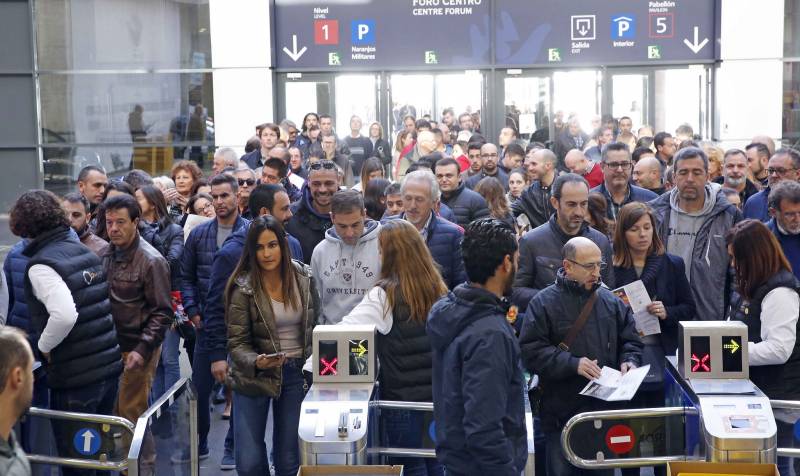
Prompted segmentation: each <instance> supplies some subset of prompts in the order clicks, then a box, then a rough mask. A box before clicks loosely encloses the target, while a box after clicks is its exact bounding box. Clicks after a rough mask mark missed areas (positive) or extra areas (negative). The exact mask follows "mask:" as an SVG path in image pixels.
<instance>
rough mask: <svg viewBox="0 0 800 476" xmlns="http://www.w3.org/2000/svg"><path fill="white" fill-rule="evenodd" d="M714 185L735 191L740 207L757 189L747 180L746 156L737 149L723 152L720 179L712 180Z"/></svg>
mask: <svg viewBox="0 0 800 476" xmlns="http://www.w3.org/2000/svg"><path fill="white" fill-rule="evenodd" d="M714 183H719V184H722V187H723V188H730V189H732V190H736V192H737V193H738V194H739V200H740V201H741V203H742V205H744V204H745V203H746V202H747V199H748V198H750V197H752V196H753V195H755V194H756V193H758V187H756V185H755V184H754V183H753V182H751V181H750V179H748V178H747V156H746V155H745V153H744V152H743V151H741V150H739V149H731V150H729V151H727V152H725V157H724V158H723V163H722V177H717V178H715V179H714Z"/></svg>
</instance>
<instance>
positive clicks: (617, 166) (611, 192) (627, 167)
mask: <svg viewBox="0 0 800 476" xmlns="http://www.w3.org/2000/svg"><path fill="white" fill-rule="evenodd" d="M602 165H603V183H601V184H600V185H598V186H597V187H595V188H593V189H591V190H590V191H589V192H590V193H593V192H597V193H600V194H602V195H603V197H605V199H606V202H608V208H607V210H606V216H607V217H608V218H609V219H611V220H614V221H617V215H619V209H620V208H622V206H623V205H627V204H628V203H631V202H643V203H646V202H649V201H650V200H655V199H656V198H658V195H656V194H655V193H653V192H651V191H650V190H647V189H646V188H641V187H637V186H636V185H631V183H630V182H631V173H632V172H633V162H631V152H630V150H628V146H627V145H625V144H623V143H621V142H614V143H611V144H608V145H607V146H606V147H605V148H604V149H603V159H602Z"/></svg>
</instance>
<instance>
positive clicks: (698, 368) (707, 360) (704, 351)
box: [689, 336, 711, 372]
mask: <svg viewBox="0 0 800 476" xmlns="http://www.w3.org/2000/svg"><path fill="white" fill-rule="evenodd" d="M689 344H690V349H689V355H691V359H692V362H691V365H692V367H691V368H692V372H711V337H709V336H692V337H691V340H690V343H689Z"/></svg>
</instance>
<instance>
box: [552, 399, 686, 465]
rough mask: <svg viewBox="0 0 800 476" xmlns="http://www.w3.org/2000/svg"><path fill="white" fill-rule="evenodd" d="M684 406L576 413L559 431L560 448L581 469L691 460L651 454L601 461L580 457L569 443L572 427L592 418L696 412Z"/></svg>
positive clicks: (660, 415) (673, 414)
mask: <svg viewBox="0 0 800 476" xmlns="http://www.w3.org/2000/svg"><path fill="white" fill-rule="evenodd" d="M693 410H694V409H691V408H685V407H664V408H637V409H635V410H605V411H597V412H584V413H578V414H577V415H575V416H574V417H572V418H570V419H569V421H567V424H566V425H564V429H563V430H562V432H561V449H562V450H563V451H564V455H565V456H566V457H567V459H568V460H569V462H570V463H572V464H573V465H574V466H577V467H579V468H583V469H603V468H632V467H638V466H653V465H657V464H667V463H669V462H671V461H693V460H695V459H699V458H693V457H690V456H686V455H673V456H652V457H648V458H611V459H604V460H602V461H596V460H588V459H584V458H581V457H580V456H578V455H577V454H575V452H574V451H572V448H571V447H570V445H569V437H570V436H571V435H572V430H573V429H574V427H575V426H576V425H577V424H579V423H583V422H585V421H592V420H616V419H620V418H656V417H664V416H677V415H687V414H692V413H696V410H694V411H693Z"/></svg>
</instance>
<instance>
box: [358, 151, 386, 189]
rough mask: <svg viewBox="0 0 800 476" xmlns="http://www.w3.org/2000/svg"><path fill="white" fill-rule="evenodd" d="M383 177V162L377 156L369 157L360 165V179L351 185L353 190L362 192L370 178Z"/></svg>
mask: <svg viewBox="0 0 800 476" xmlns="http://www.w3.org/2000/svg"><path fill="white" fill-rule="evenodd" d="M381 178H384V171H383V162H381V159H379V158H377V157H370V158H368V159H367V160H365V161H364V165H362V166H361V181H360V182H359V183H357V184H355V185H353V190H357V191H359V192H361V193H364V190H366V188H367V184H369V181H370V180H374V179H381Z"/></svg>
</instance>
